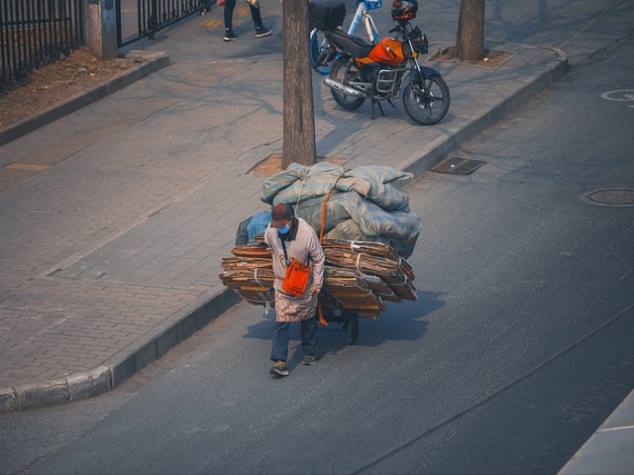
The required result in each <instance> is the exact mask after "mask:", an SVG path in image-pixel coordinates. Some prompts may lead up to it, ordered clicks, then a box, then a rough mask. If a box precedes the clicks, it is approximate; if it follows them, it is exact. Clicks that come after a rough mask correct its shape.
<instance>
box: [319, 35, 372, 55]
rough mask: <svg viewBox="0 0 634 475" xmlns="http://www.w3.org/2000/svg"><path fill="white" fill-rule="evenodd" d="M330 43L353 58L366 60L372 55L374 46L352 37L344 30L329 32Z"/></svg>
mask: <svg viewBox="0 0 634 475" xmlns="http://www.w3.org/2000/svg"><path fill="white" fill-rule="evenodd" d="M327 36H328V41H329V42H330V43H331V44H333V45H334V46H336V47H337V48H339V49H340V50H342V51H343V52H344V53H347V54H349V55H350V56H352V57H353V58H365V57H366V56H367V55H369V54H370V51H372V48H374V45H373V44H372V43H368V42H367V41H365V40H363V39H361V38H359V37H358V36H352V35H349V34H348V33H346V32H345V31H343V30H338V29H337V30H332V31H329V32H328V34H327Z"/></svg>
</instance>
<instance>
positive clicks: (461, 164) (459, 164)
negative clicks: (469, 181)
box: [431, 157, 484, 175]
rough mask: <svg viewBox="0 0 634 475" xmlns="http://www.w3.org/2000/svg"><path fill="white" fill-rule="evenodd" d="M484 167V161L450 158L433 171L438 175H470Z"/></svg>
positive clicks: (432, 169)
mask: <svg viewBox="0 0 634 475" xmlns="http://www.w3.org/2000/svg"><path fill="white" fill-rule="evenodd" d="M482 165H484V160H472V159H470V158H462V157H449V158H447V159H446V160H443V161H442V162H440V163H439V164H438V165H436V166H435V167H432V168H431V171H433V172H436V173H445V174H447V175H470V174H471V173H473V172H474V171H476V170H477V169H478V168H480V167H481V166H482Z"/></svg>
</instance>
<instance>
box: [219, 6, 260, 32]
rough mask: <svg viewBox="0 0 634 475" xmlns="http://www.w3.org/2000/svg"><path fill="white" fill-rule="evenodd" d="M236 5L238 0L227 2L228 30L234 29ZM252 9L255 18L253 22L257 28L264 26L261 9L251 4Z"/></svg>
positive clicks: (226, 19)
mask: <svg viewBox="0 0 634 475" xmlns="http://www.w3.org/2000/svg"><path fill="white" fill-rule="evenodd" d="M235 7H236V0H227V3H225V28H226V29H227V30H232V29H233V26H232V25H233V9H234V8H235ZM249 8H250V9H251V18H253V24H254V25H255V27H256V28H257V29H259V28H262V16H261V15H260V9H259V8H255V7H253V6H251V4H249Z"/></svg>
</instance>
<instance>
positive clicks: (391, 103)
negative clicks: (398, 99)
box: [387, 99, 396, 109]
mask: <svg viewBox="0 0 634 475" xmlns="http://www.w3.org/2000/svg"><path fill="white" fill-rule="evenodd" d="M387 102H388V103H389V104H390V105H391V106H392V109H396V104H394V103H393V102H392V99H388V100H387Z"/></svg>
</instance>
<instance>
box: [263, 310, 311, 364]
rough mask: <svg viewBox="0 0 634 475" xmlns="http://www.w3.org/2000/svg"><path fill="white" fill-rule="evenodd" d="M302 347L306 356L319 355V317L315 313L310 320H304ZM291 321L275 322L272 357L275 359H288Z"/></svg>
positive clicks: (302, 323)
mask: <svg viewBox="0 0 634 475" xmlns="http://www.w3.org/2000/svg"><path fill="white" fill-rule="evenodd" d="M301 325H302V348H303V349H304V356H317V352H316V350H317V334H316V331H315V330H316V329H317V319H316V318H315V316H314V315H313V316H312V317H311V318H309V319H308V320H302V322H301ZM290 326H291V325H290V323H278V322H275V333H274V334H273V350H272V351H271V359H272V360H273V361H280V360H282V361H286V360H287V359H288V342H289V340H290Z"/></svg>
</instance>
